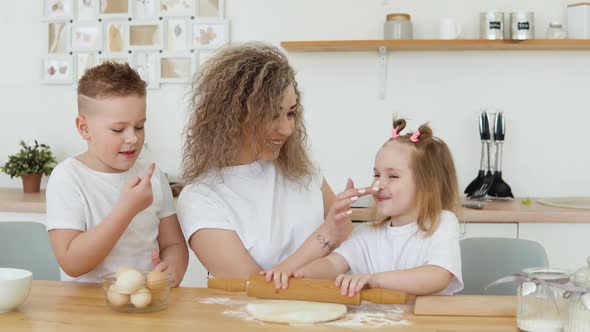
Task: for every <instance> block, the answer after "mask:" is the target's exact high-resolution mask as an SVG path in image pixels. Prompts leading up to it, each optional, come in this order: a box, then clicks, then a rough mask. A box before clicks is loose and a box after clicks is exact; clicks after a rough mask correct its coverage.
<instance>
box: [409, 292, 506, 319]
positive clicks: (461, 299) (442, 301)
mask: <svg viewBox="0 0 590 332" xmlns="http://www.w3.org/2000/svg"><path fill="white" fill-rule="evenodd" d="M414 315H429V316H488V317H514V316H516V296H500V295H432V296H418V297H416V304H415V305H414Z"/></svg>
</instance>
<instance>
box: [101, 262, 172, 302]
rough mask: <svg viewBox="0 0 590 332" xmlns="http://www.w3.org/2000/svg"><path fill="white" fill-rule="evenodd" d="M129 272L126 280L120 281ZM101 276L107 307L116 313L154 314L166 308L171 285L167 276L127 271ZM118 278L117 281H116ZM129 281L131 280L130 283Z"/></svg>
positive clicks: (170, 280)
mask: <svg viewBox="0 0 590 332" xmlns="http://www.w3.org/2000/svg"><path fill="white" fill-rule="evenodd" d="M128 271H131V276H130V275H127V276H126V277H131V278H125V277H124V278H125V279H127V280H121V279H120V278H121V276H122V273H125V272H128ZM125 272H121V271H119V272H113V273H109V274H106V275H104V276H102V289H103V291H104V296H105V300H106V302H107V306H108V307H109V308H111V309H112V310H114V311H118V312H154V311H160V310H162V309H164V308H166V307H167V306H168V297H169V295H170V288H171V285H172V278H171V276H170V275H169V274H163V273H161V272H158V273H160V275H158V274H154V273H153V272H145V271H137V270H132V269H128V270H127V271H125ZM118 278H119V280H118ZM129 280H132V282H130V281H129Z"/></svg>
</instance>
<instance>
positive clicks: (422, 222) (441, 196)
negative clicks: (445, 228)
mask: <svg viewBox="0 0 590 332" xmlns="http://www.w3.org/2000/svg"><path fill="white" fill-rule="evenodd" d="M405 127H406V121H405V120H404V119H398V120H394V122H393V129H395V130H396V131H397V133H401V131H402V130H404V128H405ZM418 131H419V132H420V136H419V140H418V142H415V143H414V142H412V141H411V140H410V138H411V136H412V134H413V133H406V134H402V135H400V136H398V137H396V138H390V139H389V140H387V142H385V144H383V147H385V146H387V144H388V143H390V142H392V141H396V142H399V143H402V144H408V145H410V146H412V147H413V151H414V152H413V153H412V163H411V166H410V167H411V169H412V173H413V175H414V181H415V183H416V198H415V202H416V205H415V208H416V209H417V211H418V220H417V224H418V227H419V228H420V230H422V231H423V232H425V234H426V236H430V235H432V233H434V231H435V230H436V229H437V227H438V225H439V223H440V218H439V217H440V214H441V212H442V211H443V210H447V211H450V212H453V213H454V214H455V215H456V216H457V217H459V218H460V206H461V199H460V197H459V183H458V180H457V172H456V170H455V163H454V161H453V156H452V154H451V151H450V149H449V147H448V146H447V144H446V143H445V142H444V141H443V140H441V139H439V138H437V137H435V136H433V135H432V129H431V128H430V126H428V124H423V125H421V126H420V127H419V128H418ZM383 147H382V148H383ZM372 213H373V216H374V217H375V219H376V220H377V221H376V223H375V225H382V224H384V223H385V222H387V221H389V220H390V219H391V217H385V216H377V213H376V208H375V207H373V209H372Z"/></svg>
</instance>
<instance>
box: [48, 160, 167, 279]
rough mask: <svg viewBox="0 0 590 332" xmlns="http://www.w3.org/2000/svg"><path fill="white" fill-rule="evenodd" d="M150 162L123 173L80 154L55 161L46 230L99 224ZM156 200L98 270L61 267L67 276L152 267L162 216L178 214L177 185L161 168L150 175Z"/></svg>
mask: <svg viewBox="0 0 590 332" xmlns="http://www.w3.org/2000/svg"><path fill="white" fill-rule="evenodd" d="M146 170H147V166H146V165H142V164H140V163H137V162H136V163H135V164H134V165H133V166H132V167H131V168H130V169H129V170H127V171H125V172H122V173H103V172H97V171H95V170H92V169H90V168H88V167H87V166H86V165H84V164H83V163H81V162H80V161H78V160H77V159H75V158H68V159H66V160H64V161H63V162H61V163H60V164H59V165H57V166H56V167H55V169H54V170H53V172H52V173H51V176H50V177H49V181H48V183H47V192H46V200H47V230H48V231H50V230H52V229H75V230H79V231H82V232H85V231H88V230H90V229H92V228H94V227H96V226H97V225H99V224H100V223H101V222H102V221H103V220H104V219H105V218H106V217H107V216H108V215H109V214H110V213H111V211H112V209H113V207H114V206H115V205H116V204H117V202H118V200H119V197H120V196H121V189H122V188H123V185H124V184H125V183H126V182H127V181H128V180H129V179H130V178H131V177H133V176H140V177H141V176H143V174H144V173H145V171H146ZM151 183H152V191H153V197H154V199H153V202H152V204H151V205H150V206H149V207H148V208H146V209H145V210H143V211H141V212H139V213H138V214H137V215H136V216H135V218H133V220H132V221H131V222H130V223H129V226H128V227H127V229H126V230H125V232H124V233H123V235H122V236H121V238H120V239H119V241H118V242H117V244H116V245H115V247H113V249H112V250H111V252H110V253H109V255H108V256H107V257H106V258H105V259H104V260H103V261H102V263H100V264H99V265H98V266H97V267H96V268H95V269H94V270H92V271H90V272H88V273H87V274H85V275H82V276H79V277H77V278H73V277H70V276H68V275H67V274H66V273H65V272H64V271H63V270H61V279H62V280H64V281H79V282H101V279H100V278H101V276H102V275H104V274H107V273H111V272H116V271H117V270H118V269H119V268H121V267H124V266H129V267H134V268H136V269H139V270H143V271H150V270H151V269H152V259H151V257H152V251H153V249H158V241H157V237H158V230H159V226H160V219H161V218H165V217H168V216H171V215H173V214H175V213H176V212H175V208H174V201H173V198H172V190H171V189H170V185H169V184H168V181H167V180H166V177H165V176H164V175H163V174H162V173H161V172H160V171H159V170H158V169H156V170H155V171H154V174H153V175H152V179H151Z"/></svg>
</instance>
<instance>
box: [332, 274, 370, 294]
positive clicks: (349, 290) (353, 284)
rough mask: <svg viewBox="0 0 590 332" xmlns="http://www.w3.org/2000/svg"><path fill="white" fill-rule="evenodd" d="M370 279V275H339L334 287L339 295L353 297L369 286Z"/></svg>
mask: <svg viewBox="0 0 590 332" xmlns="http://www.w3.org/2000/svg"><path fill="white" fill-rule="evenodd" d="M372 277H373V275H372V274H351V275H345V274H341V275H339V276H338V277H336V281H335V285H336V287H339V288H340V294H342V295H347V294H348V296H350V297H353V296H354V294H356V293H358V292H360V291H361V290H362V289H363V288H364V287H365V286H368V285H369V283H370V281H371V278H372Z"/></svg>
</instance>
